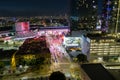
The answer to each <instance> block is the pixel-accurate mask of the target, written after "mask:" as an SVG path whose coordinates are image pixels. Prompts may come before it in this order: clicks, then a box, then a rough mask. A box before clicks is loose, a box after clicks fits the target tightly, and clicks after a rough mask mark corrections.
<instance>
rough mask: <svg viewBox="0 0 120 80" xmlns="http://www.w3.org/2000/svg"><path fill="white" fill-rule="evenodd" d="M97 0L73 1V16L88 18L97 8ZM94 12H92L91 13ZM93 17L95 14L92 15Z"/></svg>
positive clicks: (71, 7)
mask: <svg viewBox="0 0 120 80" xmlns="http://www.w3.org/2000/svg"><path fill="white" fill-rule="evenodd" d="M96 2H97V1H96V0H71V2H70V14H71V16H87V15H89V14H90V13H91V12H93V11H94V8H96V5H97V4H96ZM91 10H92V11H91ZM92 15H93V14H92Z"/></svg>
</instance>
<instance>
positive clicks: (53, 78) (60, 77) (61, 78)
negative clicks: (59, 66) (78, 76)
mask: <svg viewBox="0 0 120 80" xmlns="http://www.w3.org/2000/svg"><path fill="white" fill-rule="evenodd" d="M49 80H66V77H65V75H64V74H63V73H62V72H60V71H56V72H53V73H52V74H51V75H50V77H49Z"/></svg>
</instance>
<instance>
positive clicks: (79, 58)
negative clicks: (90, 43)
mask: <svg viewBox="0 0 120 80" xmlns="http://www.w3.org/2000/svg"><path fill="white" fill-rule="evenodd" d="M77 61H78V62H82V63H84V62H88V60H87V56H86V55H84V54H79V55H77Z"/></svg>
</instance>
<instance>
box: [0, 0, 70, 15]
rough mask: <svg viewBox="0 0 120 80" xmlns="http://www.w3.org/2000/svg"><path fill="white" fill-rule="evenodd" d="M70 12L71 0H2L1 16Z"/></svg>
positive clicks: (0, 6) (0, 4)
mask: <svg viewBox="0 0 120 80" xmlns="http://www.w3.org/2000/svg"><path fill="white" fill-rule="evenodd" d="M68 12H69V0H0V16H37V15H59V14H64V13H68Z"/></svg>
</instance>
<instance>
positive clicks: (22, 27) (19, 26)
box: [15, 22, 30, 32]
mask: <svg viewBox="0 0 120 80" xmlns="http://www.w3.org/2000/svg"><path fill="white" fill-rule="evenodd" d="M29 26H30V25H29V22H17V23H15V30H16V31H17V32H21V31H29Z"/></svg>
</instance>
